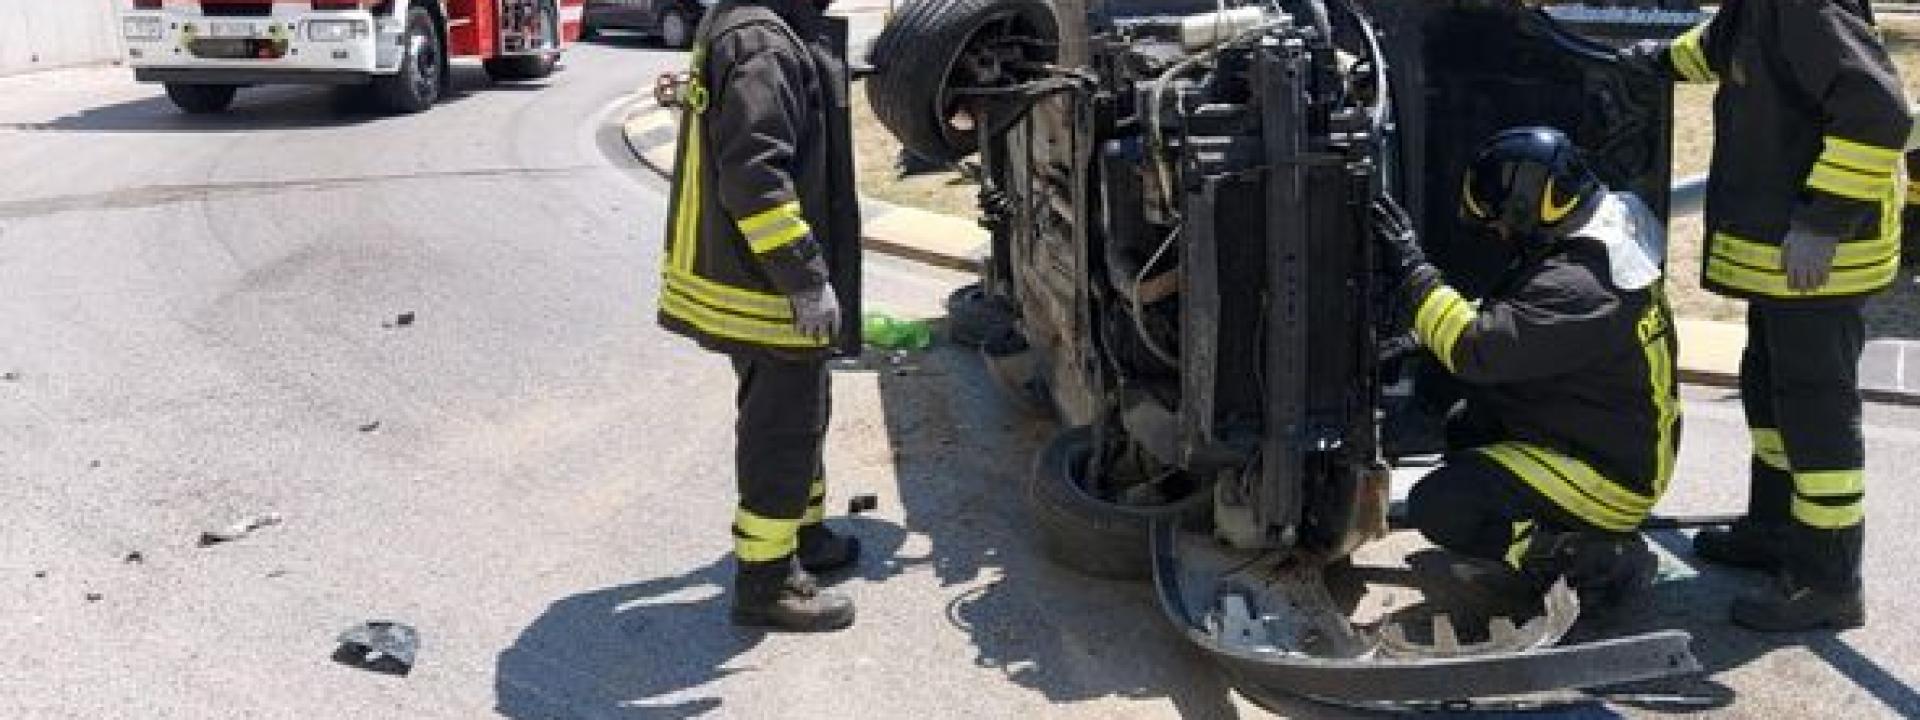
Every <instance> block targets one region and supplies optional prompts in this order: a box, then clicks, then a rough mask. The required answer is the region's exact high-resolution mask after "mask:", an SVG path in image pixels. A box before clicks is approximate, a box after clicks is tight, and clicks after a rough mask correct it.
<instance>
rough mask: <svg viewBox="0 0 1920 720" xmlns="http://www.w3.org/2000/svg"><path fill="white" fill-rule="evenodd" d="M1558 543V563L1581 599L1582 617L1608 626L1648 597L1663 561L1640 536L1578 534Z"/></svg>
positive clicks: (1562, 539)
mask: <svg viewBox="0 0 1920 720" xmlns="http://www.w3.org/2000/svg"><path fill="white" fill-rule="evenodd" d="M1559 542H1560V545H1561V547H1560V549H1559V562H1560V564H1561V566H1562V567H1563V568H1564V569H1565V570H1564V572H1565V575H1566V578H1567V585H1568V586H1570V587H1572V588H1573V591H1574V593H1575V594H1577V595H1578V596H1579V597H1580V614H1581V616H1582V617H1585V618H1587V619H1590V620H1597V621H1600V622H1607V621H1609V620H1612V619H1615V618H1619V617H1621V616H1622V614H1623V613H1625V612H1627V611H1629V610H1630V609H1632V608H1634V607H1637V606H1638V604H1639V603H1640V602H1642V601H1644V600H1645V599H1647V598H1648V597H1649V593H1648V591H1649V590H1652V589H1653V581H1654V577H1655V576H1656V575H1658V574H1659V571H1660V561H1659V559H1658V558H1655V557H1654V556H1653V551H1652V550H1648V549H1647V542H1646V540H1644V539H1642V538H1641V537H1640V535H1639V534H1637V533H1636V534H1630V535H1613V534H1599V533H1575V534H1572V535H1568V536H1563V537H1562V538H1561V539H1560V540H1559Z"/></svg>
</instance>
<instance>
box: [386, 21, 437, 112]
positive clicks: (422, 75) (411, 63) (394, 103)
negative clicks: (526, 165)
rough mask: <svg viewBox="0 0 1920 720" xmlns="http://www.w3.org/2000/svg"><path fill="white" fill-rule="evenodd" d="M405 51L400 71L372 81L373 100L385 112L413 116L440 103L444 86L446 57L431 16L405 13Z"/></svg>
mask: <svg viewBox="0 0 1920 720" xmlns="http://www.w3.org/2000/svg"><path fill="white" fill-rule="evenodd" d="M407 48H408V49H407V51H406V57H404V58H401V60H400V71H399V72H397V73H394V74H393V75H390V76H382V77H376V78H374V79H373V87H372V90H373V97H374V100H375V101H377V102H378V103H379V104H380V107H382V108H384V109H386V110H387V111H389V112H396V113H417V112H423V111H425V110H426V109H427V108H430V107H433V104H434V103H435V102H438V101H439V100H440V91H441V88H442V87H443V85H444V83H445V70H446V62H445V60H446V58H445V54H444V53H443V52H442V51H441V47H440V33H439V32H437V31H435V29H434V21H433V13H431V12H428V11H427V9H426V8H424V7H419V6H415V7H414V8H413V9H412V10H409V11H408V12H407Z"/></svg>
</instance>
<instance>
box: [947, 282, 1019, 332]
mask: <svg viewBox="0 0 1920 720" xmlns="http://www.w3.org/2000/svg"><path fill="white" fill-rule="evenodd" d="M1012 326H1013V310H1012V309H1011V308H1009V307H1008V306H1007V303H1006V301H1004V300H1001V299H999V298H997V297H994V296H992V295H990V294H988V293H987V289H986V287H985V286H983V285H981V284H980V283H974V284H972V285H968V286H966V287H963V288H960V289H959V290H955V291H953V294H951V295H948V296H947V340H948V341H949V342H952V343H953V344H955V345H961V346H965V347H981V346H984V345H986V344H987V340H989V339H991V338H992V337H993V335H994V333H996V332H998V331H999V330H1000V329H1002V328H1010V327H1012Z"/></svg>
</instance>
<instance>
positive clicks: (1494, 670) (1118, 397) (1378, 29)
mask: <svg viewBox="0 0 1920 720" xmlns="http://www.w3.org/2000/svg"><path fill="white" fill-rule="evenodd" d="M1585 22H1588V23H1589V24H1592V23H1593V22H1595V20H1594V19H1593V18H1592V17H1591V16H1586V19H1585ZM1603 24H1604V23H1603ZM1668 29H1670V30H1671V31H1675V32H1677V31H1678V30H1681V29H1684V24H1683V23H1675V24H1673V26H1672V27H1671V28H1668ZM1629 34H1631V33H1629ZM872 59H873V62H874V64H875V65H876V67H877V68H878V69H879V71H878V74H877V75H875V76H874V77H873V79H872V80H871V81H870V86H869V96H870V97H871V99H872V103H873V106H874V110H875V113H876V114H877V115H878V116H879V117H880V119H881V121H882V122H883V123H884V124H885V125H886V126H887V127H888V128H889V130H891V131H892V132H893V133H894V134H895V135H896V136H897V137H898V138H899V139H900V140H901V141H902V143H903V144H904V145H905V146H906V147H907V148H908V149H909V150H910V151H911V152H913V153H914V154H917V155H920V156H921V157H923V158H927V159H930V160H934V161H937V162H945V163H954V162H959V161H961V160H962V159H963V158H971V157H973V156H975V155H977V156H978V164H979V165H978V167H979V172H978V177H979V178H980V180H981V192H980V201H981V202H980V210H981V217H982V222H983V223H984V224H985V225H986V226H987V227H988V228H989V229H990V230H991V231H992V237H993V243H992V252H991V255H990V258H989V260H988V261H987V264H986V268H985V270H984V271H983V273H982V274H983V277H982V282H981V284H980V285H979V286H978V287H977V288H974V289H971V290H969V291H965V292H963V293H961V294H959V295H956V297H955V300H954V302H955V303H956V305H955V307H954V308H953V309H954V310H955V316H954V317H955V322H956V323H958V324H959V325H961V326H963V327H962V328H961V330H962V331H963V333H962V334H965V335H972V336H974V338H975V339H977V340H979V341H980V343H981V344H982V353H983V356H984V357H985V358H986V360H987V362H988V364H989V366H990V368H991V369H992V370H993V374H994V375H995V377H996V378H997V379H999V380H1001V381H1002V383H1003V384H1004V385H1005V386H1006V388H1007V389H1008V390H1009V391H1010V392H1012V393H1013V394H1014V396H1015V397H1016V398H1017V399H1020V400H1021V401H1023V402H1026V403H1029V404H1031V405H1033V406H1035V407H1037V408H1044V409H1046V410H1047V411H1049V412H1052V413H1054V414H1057V416H1058V417H1059V418H1060V419H1061V420H1062V421H1063V424H1064V425H1065V426H1066V428H1067V429H1065V430H1063V431H1062V432H1061V433H1060V434H1059V435H1058V436H1057V437H1056V438H1055V439H1054V441H1053V442H1052V443H1051V444H1050V445H1049V446H1048V447H1047V448H1046V449H1045V450H1044V451H1043V452H1042V453H1041V455H1040V457H1039V458H1038V459H1037V461H1036V463H1035V469H1034V472H1033V473H1032V479H1031V482H1030V484H1029V487H1028V495H1029V499H1030V501H1031V503H1030V504H1031V506H1032V508H1033V514H1034V518H1035V521H1036V524H1037V526H1038V530H1039V533H1040V535H1041V537H1042V540H1043V543H1044V544H1045V545H1046V549H1047V550H1048V552H1049V554H1050V555H1051V556H1053V557H1054V558H1055V559H1056V560H1058V561H1060V562H1062V563H1064V564H1066V565H1069V566H1071V567H1074V568H1076V569H1078V570H1081V571H1083V572H1088V573H1091V574H1095V575H1102V576H1108V577H1118V578H1144V577H1149V576H1151V577H1152V578H1153V579H1154V582H1155V583H1156V586H1157V589H1158V590H1159V595H1160V599H1161V602H1162V605H1163V607H1164V608H1165V610H1166V611H1167V614H1168V616H1169V618H1170V619H1171V620H1172V621H1173V622H1174V623H1175V624H1176V625H1177V626H1178V627H1179V628H1180V629H1181V630H1182V631H1183V632H1184V633H1185V634H1186V635H1187V636H1188V637H1189V638H1190V639H1192V641H1193V642H1195V643H1196V644H1198V645H1199V646H1200V647H1202V648H1204V649H1205V650H1207V651H1208V652H1209V653H1210V654H1212V655H1213V656H1214V657H1215V658H1217V659H1218V660H1219V661H1220V662H1221V663H1222V664H1223V666H1224V667H1225V669H1226V670H1227V671H1228V672H1229V673H1230V674H1231V675H1232V676H1233V677H1234V679H1235V680H1236V682H1237V683H1238V684H1239V685H1240V686H1241V687H1242V688H1243V689H1245V690H1248V691H1249V692H1250V693H1252V694H1254V695H1256V696H1259V695H1261V694H1266V693H1290V694H1295V695H1303V696H1308V697H1313V698H1318V699H1322V700H1328V701H1332V702H1338V703H1346V704H1353V705H1363V706H1369V707H1373V706H1388V707H1433V706H1442V707H1445V706H1448V705H1449V704H1450V703H1457V702H1459V701H1462V700H1471V699H1476V698H1515V697H1526V696H1529V695H1537V694H1539V693H1545V692H1550V691H1556V690H1562V689H1566V688H1583V687H1594V686H1602V685H1610V684H1615V683H1622V682H1628V681H1635V680H1644V679H1649V678H1656V677H1662V676H1667V675H1672V674H1677V673H1685V672H1692V671H1695V670H1697V669H1698V665H1697V663H1696V662H1695V660H1694V658H1693V657H1692V655H1691V654H1690V652H1689V650H1688V642H1689V638H1688V637H1687V635H1686V634H1685V633H1683V632H1679V631H1662V632H1652V633H1643V634H1638V635H1633V636H1629V637H1619V638H1611V639H1604V640H1599V641H1595V642H1587V643H1581V644H1570V645H1563V644H1561V642H1560V641H1561V640H1562V639H1563V637H1564V636H1565V635H1566V634H1567V632H1568V630H1569V628H1570V627H1571V626H1572V624H1573V622H1574V620H1575V619H1576V618H1577V616H1578V612H1579V610H1578V605H1577V600H1576V599H1575V598H1574V597H1573V595H1572V593H1571V592H1569V591H1567V590H1566V588H1565V587H1564V586H1559V587H1556V589H1555V590H1554V591H1552V592H1551V593H1550V594H1549V596H1548V598H1547V600H1546V608H1545V612H1543V613H1542V614H1540V615H1539V616H1538V617H1534V618H1530V619H1525V618H1493V619H1491V621H1490V622H1489V623H1487V626H1486V627H1478V628H1468V627H1455V624H1454V620H1453V618H1454V617H1457V615H1450V613H1449V611H1447V610H1445V609H1440V610H1435V609H1434V608H1432V607H1425V608H1424V611H1423V607H1422V605H1423V604H1422V603H1419V602H1413V603H1408V602H1401V603H1399V604H1398V605H1397V606H1396V605H1395V604H1394V603H1391V602H1380V598H1381V596H1382V591H1381V590H1380V585H1382V583H1373V585H1372V586H1371V587H1372V589H1371V590H1370V589H1369V587H1370V586H1369V583H1368V582H1366V581H1357V580H1356V579H1355V578H1356V577H1363V576H1364V577H1375V578H1377V577H1379V575H1380V574H1379V573H1372V574H1369V573H1367V572H1365V570H1366V567H1367V565H1368V563H1369V562H1370V560H1369V557H1370V555H1369V550H1368V549H1369V548H1370V547H1374V546H1380V545H1383V544H1384V545H1391V543H1375V542H1372V541H1376V540H1381V539H1382V538H1385V537H1386V536H1387V535H1388V526H1389V514H1390V502H1389V497H1390V495H1389V480H1390V468H1389V466H1388V463H1387V459H1388V457H1389V456H1390V455H1401V454H1408V453H1418V452H1423V451H1427V450H1431V448H1429V447H1426V445H1425V444H1424V443H1423V442H1421V440H1420V438H1419V437H1417V435H1418V433H1413V432H1410V431H1409V432H1402V431H1405V430H1406V429H1409V428H1419V427H1421V426H1422V423H1421V422H1417V421H1409V419H1408V418H1406V417H1401V415H1402V414H1403V413H1406V412H1412V410H1410V409H1412V408H1419V407H1422V406H1423V405H1431V403H1423V402H1421V400H1422V396H1423V395H1427V394H1436V395H1439V394H1444V393H1447V392H1450V391H1449V389H1448V388H1446V387H1445V384H1444V383H1441V382H1434V381H1433V379H1434V377H1436V376H1434V375H1432V374H1428V373H1422V372H1421V371H1420V366H1421V355H1420V354H1418V353H1413V352H1410V350H1411V349H1412V345H1411V343H1410V342H1408V341H1407V340H1406V338H1405V337H1404V336H1403V334H1402V332H1401V331H1400V330H1399V329H1398V328H1395V327H1394V326H1393V323H1392V322H1391V321H1390V320H1389V318H1390V317H1391V316H1392V314H1393V313H1392V310H1391V308H1389V307H1388V303H1389V300H1388V299H1387V298H1388V293H1387V290H1388V288H1386V287H1385V286H1384V283H1383V281H1382V280H1380V279H1379V277H1378V269H1377V267H1376V259H1375V258H1374V257H1373V254H1374V250H1373V248H1374V244H1373V242H1372V241H1371V236H1370V233H1372V232H1374V230H1375V228H1374V227H1373V220H1372V219H1371V218H1372V217H1374V212H1373V211H1374V209H1375V208H1377V207H1382V206H1390V207H1392V208H1394V209H1395V212H1399V213H1403V214H1404V215H1409V216H1411V217H1412V218H1414V219H1415V222H1416V224H1417V225H1418V226H1419V230H1420V233H1421V236H1422V238H1423V240H1424V242H1425V243H1426V244H1427V245H1428V251H1429V254H1430V255H1431V256H1433V257H1434V258H1435V259H1436V260H1437V262H1438V264H1440V265H1441V267H1443V268H1444V269H1445V270H1446V271H1447V272H1448V274H1449V277H1450V278H1451V279H1452V280H1453V281H1454V282H1455V284H1456V285H1458V286H1460V287H1461V289H1462V290H1463V291H1465V292H1469V293H1472V292H1476V291H1479V292H1484V291H1485V290H1487V289H1488V286H1489V284H1490V283H1492V282H1493V281H1494V280H1495V279H1496V278H1497V276H1498V275H1499V273H1500V271H1501V270H1502V268H1503V266H1504V263H1505V258H1503V257H1496V256H1493V255H1492V254H1490V251H1489V250H1488V249H1487V248H1488V246H1487V244H1485V243H1474V242H1468V241H1467V233H1468V232H1469V231H1468V229H1467V228H1466V227H1465V226H1464V224H1462V223H1461V221H1460V220H1459V218H1458V216H1457V214H1456V209H1455V204H1454V203H1455V197H1456V195H1457V192H1458V190H1457V189H1458V188H1459V187H1460V181H1461V176H1462V174H1463V173H1464V169H1465V167H1466V165H1467V163H1468V162H1469V161H1470V159H1471V158H1470V157H1469V154H1470V153H1471V152H1472V150H1473V149H1474V148H1475V147H1476V146H1477V145H1478V144H1479V143H1480V142H1481V141H1482V140H1484V139H1485V138H1487V137H1489V136H1491V135H1492V134H1494V133H1495V132H1497V131H1499V130H1501V129H1503V128H1507V127H1512V126H1518V125H1549V126H1553V127H1557V128H1561V129H1563V130H1564V131H1565V132H1567V134H1568V135H1570V136H1571V137H1573V138H1574V139H1575V141H1576V142H1578V143H1579V144H1580V145H1581V146H1582V147H1583V148H1584V149H1585V150H1586V151H1587V152H1588V153H1589V156H1590V159H1591V161H1592V163H1593V164H1594V166H1595V169H1596V171H1597V172H1598V173H1599V174H1600V175H1601V176H1602V177H1603V179H1605V180H1606V181H1608V183H1609V184H1610V185H1611V186H1613V187H1615V188H1625V189H1632V190H1634V191H1637V192H1638V193H1639V194H1640V195H1641V196H1642V197H1643V198H1645V199H1646V200H1647V201H1648V202H1649V204H1650V205H1651V206H1652V207H1653V209H1654V210H1655V212H1656V213H1658V214H1659V215H1661V216H1662V217H1665V214H1666V211H1667V208H1666V204H1667V199H1666V198H1667V187H1668V184H1669V181H1670V178H1669V170H1668V167H1669V145H1670V137H1669V135H1670V125H1671V117H1672V91H1671V88H1670V87H1669V86H1668V85H1667V84H1666V83H1665V82H1664V81H1661V80H1658V79H1654V78H1650V77H1646V76H1642V75H1635V74H1633V73H1631V72H1629V71H1628V70H1627V69H1625V68H1623V67H1621V66H1620V65H1619V63H1618V61H1617V60H1616V59H1615V54H1614V53H1613V52H1612V51H1611V49H1610V48H1608V47H1607V46H1605V45H1602V44H1599V43H1597V42H1595V41H1593V40H1590V39H1587V38H1586V37H1583V36H1578V35H1575V34H1572V33H1571V32H1570V31H1569V30H1567V29H1566V28H1565V27H1564V26H1563V25H1562V24H1560V23H1559V22H1557V21H1555V20H1554V19H1553V17H1552V16H1550V15H1549V14H1547V13H1544V12H1541V11H1539V10H1534V9H1529V8H1526V7H1523V6H1521V5H1519V4H1517V3H1515V2H1512V0H1456V1H1451V2H1428V1H1426V0H1283V1H1274V2H1216V1H1215V0H916V1H915V2H909V3H907V4H905V5H904V6H903V7H902V8H901V9H900V10H899V12H898V13H896V15H895V17H894V18H893V20H892V22H891V23H890V25H889V27H888V29H887V30H886V32H885V33H884V34H883V35H882V36H881V37H880V39H879V40H878V41H877V42H876V44H875V46H874V50H873V58H872ZM1402 209H1404V210H1402ZM1416 378H1418V380H1419V381H1417V382H1416V381H1415V379H1416ZM1415 420H1417V418H1416V419H1415ZM1383 428H1388V429H1391V431H1383ZM1372 555H1373V556H1378V555H1382V553H1378V552H1375V553H1372ZM1385 555H1387V556H1391V553H1385ZM1390 562H1391V561H1389V563H1390ZM1386 584H1391V583H1386ZM1408 595H1409V594H1408V593H1400V594H1399V596H1401V597H1406V596H1408ZM1412 595H1413V596H1415V597H1417V595H1418V594H1417V593H1413V594H1412Z"/></svg>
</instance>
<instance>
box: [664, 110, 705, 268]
mask: <svg viewBox="0 0 1920 720" xmlns="http://www.w3.org/2000/svg"><path fill="white" fill-rule="evenodd" d="M684 117H685V122H686V123H687V129H686V132H684V133H682V134H681V144H682V146H683V147H681V148H680V163H679V167H678V168H677V170H678V175H677V176H676V177H675V178H674V179H675V180H677V181H678V182H679V183H680V206H679V207H677V208H675V209H674V224H675V227H674V230H673V233H674V235H673V237H674V242H673V250H672V252H671V253H670V255H671V257H670V258H669V267H671V268H673V269H676V270H679V271H681V272H684V273H687V274H692V273H693V260H694V256H695V254H696V252H697V251H698V249H699V246H700V234H699V229H700V223H699V217H700V209H701V207H702V205H701V202H700V160H701V158H700V153H701V149H700V118H699V116H698V115H695V114H691V113H690V114H687V115H685V116H684Z"/></svg>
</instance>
